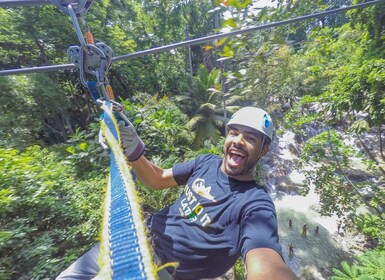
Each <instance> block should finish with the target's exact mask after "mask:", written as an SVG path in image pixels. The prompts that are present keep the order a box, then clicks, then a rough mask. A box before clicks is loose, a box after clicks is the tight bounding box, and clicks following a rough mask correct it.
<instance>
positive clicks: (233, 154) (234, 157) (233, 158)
mask: <svg viewBox="0 0 385 280" xmlns="http://www.w3.org/2000/svg"><path fill="white" fill-rule="evenodd" d="M245 159H246V156H245V154H244V153H243V152H241V151H236V150H230V151H229V155H228V163H229V165H232V166H239V165H241V164H242V163H243V162H244V161H245Z"/></svg>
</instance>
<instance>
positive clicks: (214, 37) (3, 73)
mask: <svg viewBox="0 0 385 280" xmlns="http://www.w3.org/2000/svg"><path fill="white" fill-rule="evenodd" d="M5 2H10V1H5ZM21 2H26V1H21ZM383 2H385V0H375V1H370V2H365V3H360V4H356V5H353V6H347V7H341V8H337V9H332V10H328V11H325V12H320V13H315V14H310V15H306V16H300V17H296V18H292V19H287V20H282V21H277V22H273V23H267V24H263V25H258V26H252V27H248V28H244V29H240V30H235V31H231V32H228V33H220V34H215V35H210V36H206V37H202V38H196V39H191V40H187V41H183V42H179V43H175V44H170V45H166V46H162V47H157V48H152V49H148V50H144V51H139V52H134V53H131V54H126V55H120V56H116V57H113V58H112V61H113V62H117V61H122V60H127V59H130V58H136V57H140V56H145V55H149V54H155V53H160V52H164V51H168V50H172V49H176V48H181V47H186V46H193V45H199V44H201V43H205V42H209V41H213V40H217V39H222V38H226V37H230V36H236V35H240V34H243V33H247V32H253V31H258V30H263V29H267V28H272V27H277V26H281V25H287V24H291V23H296V22H300V21H304V20H307V19H311V18H321V17H324V16H326V15H329V14H336V13H343V12H346V11H348V10H352V9H361V8H365V7H368V6H371V5H375V4H379V3H383ZM0 6H2V2H0ZM74 68H76V66H75V65H74V64H62V65H52V66H40V67H30V68H21V69H9V70H2V71H0V76H6V75H18V74H27V73H37V72H51V71H59V70H70V69H74Z"/></svg>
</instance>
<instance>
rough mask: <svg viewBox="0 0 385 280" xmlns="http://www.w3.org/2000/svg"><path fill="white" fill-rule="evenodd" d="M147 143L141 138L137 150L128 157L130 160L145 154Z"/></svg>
mask: <svg viewBox="0 0 385 280" xmlns="http://www.w3.org/2000/svg"><path fill="white" fill-rule="evenodd" d="M144 149H145V145H144V143H143V141H142V140H141V139H139V143H138V145H137V146H136V148H135V150H134V151H133V152H132V153H131V154H130V155H129V156H128V157H127V158H128V161H136V160H138V159H139V158H140V157H141V156H142V155H143V154H144Z"/></svg>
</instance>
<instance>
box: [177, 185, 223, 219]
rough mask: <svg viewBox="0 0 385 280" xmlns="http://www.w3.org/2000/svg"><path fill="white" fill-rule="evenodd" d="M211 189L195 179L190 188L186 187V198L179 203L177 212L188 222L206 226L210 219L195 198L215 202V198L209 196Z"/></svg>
mask: <svg viewBox="0 0 385 280" xmlns="http://www.w3.org/2000/svg"><path fill="white" fill-rule="evenodd" d="M210 192H211V187H210V186H206V185H205V180H204V179H201V178H197V179H195V180H194V182H193V184H192V187H191V188H190V187H189V185H186V186H185V188H184V193H185V195H186V197H185V198H184V199H182V201H181V207H180V208H179V211H180V213H181V215H182V216H184V217H186V218H188V219H190V222H195V223H198V224H200V225H202V226H206V225H208V224H209V223H210V222H211V219H210V217H209V215H208V214H207V213H205V211H204V207H203V206H202V205H201V204H200V203H199V201H198V199H197V196H201V197H203V198H205V199H208V200H211V201H212V202H216V200H215V198H214V197H213V196H212V195H211V194H210Z"/></svg>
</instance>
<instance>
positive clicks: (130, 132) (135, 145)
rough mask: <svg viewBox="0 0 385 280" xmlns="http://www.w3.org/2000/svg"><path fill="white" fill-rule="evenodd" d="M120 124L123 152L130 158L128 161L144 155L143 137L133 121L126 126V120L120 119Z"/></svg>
mask: <svg viewBox="0 0 385 280" xmlns="http://www.w3.org/2000/svg"><path fill="white" fill-rule="evenodd" d="M118 124H119V130H120V138H121V141H122V148H123V152H124V154H125V155H126V157H127V158H128V161H135V160H137V159H139V158H140V157H141V156H142V155H143V153H144V148H145V145H144V143H143V141H142V139H140V138H139V136H138V134H137V133H136V131H135V128H134V126H133V125H132V124H131V123H130V124H129V125H128V126H126V123H125V122H124V121H120V122H119V123H118Z"/></svg>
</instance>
